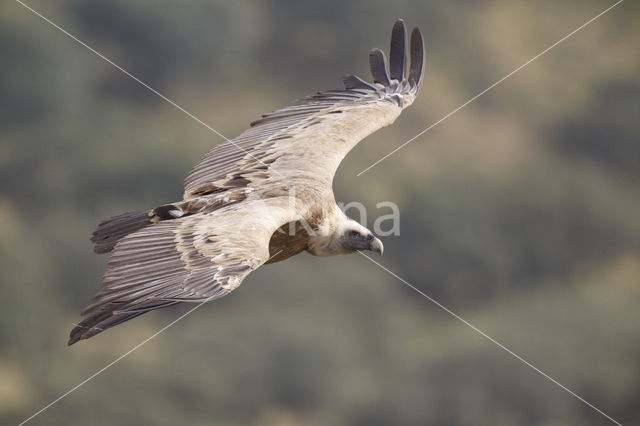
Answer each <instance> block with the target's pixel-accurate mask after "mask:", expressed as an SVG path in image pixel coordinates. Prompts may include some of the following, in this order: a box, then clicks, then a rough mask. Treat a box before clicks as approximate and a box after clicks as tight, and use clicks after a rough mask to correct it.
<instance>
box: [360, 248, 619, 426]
mask: <svg viewBox="0 0 640 426" xmlns="http://www.w3.org/2000/svg"><path fill="white" fill-rule="evenodd" d="M358 253H360V254H361V255H363V256H364V257H366V258H367V259H369V260H370V261H371V262H373V263H374V264H376V265H378V266H379V267H380V268H382V269H384V270H385V271H386V272H387V273H388V274H390V275H391V276H393V277H394V278H396V279H398V280H400V281H401V282H402V283H404V284H405V285H407V286H408V287H410V288H411V289H413V290H414V291H416V292H417V293H419V294H420V295H422V296H423V297H425V298H426V299H428V300H429V301H430V302H432V303H433V304H435V305H436V306H438V307H439V308H440V309H442V310H444V311H445V312H446V313H448V314H449V315H451V316H453V317H454V318H455V319H457V320H458V321H460V322H462V323H463V324H465V325H466V326H468V327H470V328H471V329H473V330H474V331H475V332H477V333H478V334H480V335H481V336H482V337H484V338H486V339H487V340H489V341H490V342H492V343H494V344H495V345H496V346H498V347H499V348H500V349H502V350H503V351H505V352H507V353H508V354H509V355H511V356H513V357H514V358H516V359H517V360H518V361H520V362H522V363H524V364H525V365H527V366H528V367H530V368H531V369H533V370H534V371H536V372H537V373H539V374H540V375H542V376H543V377H544V378H546V379H547V380H549V381H551V382H552V383H554V384H556V385H558V386H559V387H560V388H562V389H563V390H565V391H567V392H568V393H569V394H571V395H572V396H574V397H575V398H577V399H579V400H580V401H582V402H583V403H585V404H586V405H588V406H589V407H591V408H593V409H594V410H595V411H597V412H598V413H600V414H602V415H603V416H604V417H606V418H607V419H609V420H610V421H612V422H613V423H615V424H617V425H619V426H622V424H621V423H620V422H618V421H617V420H615V419H614V418H612V417H611V416H609V415H608V414H607V413H605V412H604V411H602V410H601V409H599V408H598V407H596V406H595V405H593V404H592V403H590V402H589V401H587V400H586V399H584V398H583V397H581V396H580V395H578V394H577V393H575V392H574V391H572V390H571V389H569V388H568V387H566V386H565V385H563V384H562V383H560V382H559V381H557V380H556V379H554V378H553V377H551V376H550V375H548V374H547V373H545V372H544V371H542V370H540V369H539V368H538V367H536V366H535V365H533V364H531V363H530V362H529V361H527V360H526V359H524V358H523V357H521V356H520V355H518V354H517V353H515V352H513V351H512V350H511V349H509V348H507V347H506V346H505V345H503V344H502V343H500V342H498V341H497V340H496V339H494V338H493V337H491V336H489V335H488V334H487V333H485V332H484V331H482V330H480V329H479V328H478V327H476V326H475V325H473V324H471V323H470V322H469V321H467V320H465V319H464V318H462V317H461V316H460V315H458V314H456V313H455V312H453V311H452V310H451V309H449V308H447V307H446V306H444V305H443V304H442V303H440V302H438V301H437V300H435V299H434V298H433V297H431V296H429V295H428V294H426V293H424V292H423V291H422V290H420V289H418V288H417V287H414V286H413V285H411V284H410V283H409V282H408V281H406V280H404V279H403V278H401V277H400V276H398V275H396V274H395V273H393V272H392V271H390V270H389V269H388V268H386V267H384V266H382V265H381V264H380V263H378V262H376V261H375V260H373V259H372V258H371V257H369V256H367V255H366V254H364V253H362V252H360V251H359V252H358Z"/></svg>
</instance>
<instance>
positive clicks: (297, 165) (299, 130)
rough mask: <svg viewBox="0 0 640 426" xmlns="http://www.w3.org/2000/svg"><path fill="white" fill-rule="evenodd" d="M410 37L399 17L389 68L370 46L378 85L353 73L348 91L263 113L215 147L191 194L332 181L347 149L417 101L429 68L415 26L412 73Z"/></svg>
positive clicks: (195, 175) (188, 188) (191, 183)
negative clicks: (278, 182) (299, 180)
mask: <svg viewBox="0 0 640 426" xmlns="http://www.w3.org/2000/svg"><path fill="white" fill-rule="evenodd" d="M406 38H407V35H406V28H405V25H404V22H403V21H402V20H398V21H396V23H395V25H394V27H393V31H392V35H391V52H390V58H391V62H390V67H389V64H388V63H387V60H386V58H385V56H384V53H383V52H382V51H381V50H380V49H373V50H372V51H371V53H370V54H369V63H370V67H371V73H372V75H373V80H374V82H373V83H367V82H366V81H364V80H362V79H361V78H359V77H356V76H354V75H348V76H346V77H344V78H343V81H344V84H345V89H344V90H327V91H323V92H318V93H317V94H316V95H312V96H308V97H306V98H303V99H301V100H300V101H299V103H298V104H296V105H293V106H289V107H286V108H283V109H279V110H277V111H274V112H272V113H269V114H266V115H263V116H262V118H261V119H259V120H257V121H254V122H253V123H251V128H250V129H248V130H246V131H245V132H244V133H242V134H241V135H240V136H238V137H237V138H235V139H232V140H229V141H226V142H223V143H221V144H220V145H218V146H216V147H215V148H213V149H212V150H211V151H209V153H207V155H206V156H205V157H204V158H203V159H202V160H201V161H200V162H199V163H198V164H197V165H196V166H195V167H194V168H193V169H192V170H191V172H190V173H189V175H188V176H187V178H186V179H185V194H184V197H185V199H189V198H193V197H197V196H200V195H203V194H208V193H212V192H218V191H223V190H225V189H227V188H234V187H246V186H249V187H258V186H259V184H260V182H262V181H264V180H265V179H270V180H274V179H278V178H285V177H286V178H291V176H301V177H308V178H311V179H314V180H316V181H318V180H319V181H321V183H322V184H328V185H330V184H331V181H332V180H333V175H334V174H335V171H336V169H337V168H338V166H339V164H340V162H341V161H342V159H343V158H344V157H345V156H346V154H347V153H348V152H349V150H351V148H353V147H354V146H355V145H356V144H357V143H358V142H359V141H360V140H362V139H363V138H365V137H366V136H368V135H369V134H371V133H373V132H374V131H376V130H378V129H380V128H382V127H385V126H388V125H390V124H391V123H393V122H394V121H395V119H396V118H397V117H398V116H399V115H400V112H401V111H402V110H403V109H404V108H406V107H407V106H409V105H410V104H411V103H412V102H413V100H414V99H415V96H416V95H417V93H418V89H419V88H420V84H421V83H422V76H423V71H424V48H423V41H422V35H421V33H420V30H419V29H418V28H414V30H413V32H412V34H411V45H410V53H411V66H410V68H409V73H408V75H407V66H406Z"/></svg>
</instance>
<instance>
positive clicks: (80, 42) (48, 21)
mask: <svg viewBox="0 0 640 426" xmlns="http://www.w3.org/2000/svg"><path fill="white" fill-rule="evenodd" d="M16 2H17V3H19V4H21V5H22V6H24V7H25V8H27V9H28V10H30V11H31V12H33V13H34V14H35V15H37V16H39V17H40V18H42V19H43V20H44V21H46V22H47V23H49V24H51V25H52V26H53V27H54V28H56V29H58V30H60V31H61V32H62V33H64V34H65V35H67V36H68V37H69V38H71V39H72V40H74V41H75V42H77V43H78V44H80V45H81V46H83V47H85V48H87V49H88V50H90V51H91V52H93V53H94V54H95V55H97V56H98V57H100V58H101V59H103V60H105V61H106V62H108V63H109V64H111V65H113V66H114V67H115V68H117V69H118V70H119V71H121V72H122V73H123V74H125V75H127V76H128V77H131V78H132V79H133V80H135V81H137V82H138V83H140V84H141V85H142V86H143V87H145V88H146V89H148V90H149V91H150V92H152V93H154V94H156V95H158V96H159V97H161V98H162V99H164V100H165V101H167V102H169V103H170V104H171V105H172V106H174V107H175V108H177V109H179V110H180V111H182V112H183V113H185V114H186V115H188V116H189V117H191V118H193V119H194V120H195V121H197V122H198V123H200V124H202V125H203V126H205V127H206V128H207V129H209V130H211V131H212V132H213V133H215V134H216V135H218V136H220V137H221V138H223V139H225V140H226V141H227V142H229V143H230V144H231V145H233V146H235V147H236V148H238V149H239V150H241V151H242V152H244V153H245V154H247V155H248V156H249V157H251V158H253V159H254V160H256V161H258V162H259V163H261V164H262V165H263V166H267V164H265V163H264V162H262V161H261V160H260V159H259V158H256V157H254V156H253V155H252V154H251V153H250V152H249V151H247V150H246V149H244V148H242V147H241V146H239V145H238V144H236V143H235V142H233V141H232V140H230V139H229V138H227V137H226V136H225V135H223V134H222V133H220V132H219V131H217V130H216V129H214V128H213V127H211V126H210V125H208V124H207V123H205V122H204V121H202V120H200V119H199V118H198V117H196V116H195V115H193V114H192V113H190V112H189V111H187V110H186V109H184V108H183V107H181V106H180V105H178V104H177V103H175V102H174V101H172V100H171V99H169V98H167V97H166V96H165V95H163V94H162V93H160V92H158V91H157V90H156V89H154V88H153V87H151V86H149V85H148V84H147V83H145V82H144V81H142V80H140V79H139V78H138V77H136V76H135V75H133V74H131V73H130V72H129V71H127V70H126V69H124V68H122V67H121V66H120V65H118V64H116V63H115V62H113V61H112V60H111V59H109V58H107V57H106V56H104V55H103V54H102V53H100V52H98V51H97V50H95V49H94V48H93V47H91V46H89V45H88V44H87V43H85V42H83V41H82V40H80V39H79V38H78V37H76V36H74V35H73V34H71V33H70V32H68V31H67V30H65V29H64V28H62V27H60V26H59V25H58V24H56V23H55V22H53V21H52V20H51V19H49V18H47V17H46V16H44V15H42V14H41V13H39V12H38V11H36V10H35V9H33V8H32V7H30V6H28V5H26V4H25V3H23V2H22V1H21V0H16ZM267 167H268V166H267ZM274 171H275V172H276V173H277V174H280V173H278V171H277V170H274Z"/></svg>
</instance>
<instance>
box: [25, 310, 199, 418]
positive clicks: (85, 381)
mask: <svg viewBox="0 0 640 426" xmlns="http://www.w3.org/2000/svg"><path fill="white" fill-rule="evenodd" d="M206 302H208V300H205V301H203V302H200V303H199V304H197V305H196V306H194V307H193V308H191V309H189V310H188V311H187V312H185V313H184V314H182V315H180V316H179V317H178V318H176V319H175V320H173V321H171V322H170V323H169V324H167V325H165V326H164V327H162V328H161V329H160V330H158V331H157V332H155V333H154V334H152V335H151V336H149V337H147V338H146V339H144V340H143V341H142V342H140V343H138V344H137V345H135V346H134V347H133V348H131V349H129V350H128V351H127V352H125V353H124V354H122V355H120V356H119V357H118V358H116V359H114V360H113V361H111V362H110V363H109V364H107V365H105V366H104V367H102V368H101V369H100V370H98V371H96V372H95V373H93V374H92V375H90V376H89V377H87V378H86V379H84V380H83V381H81V382H80V383H78V384H77V385H75V386H74V387H72V388H71V389H69V390H68V391H66V392H65V393H63V394H62V395H60V396H59V397H58V398H56V399H54V400H53V401H51V402H50V403H48V404H47V405H45V406H44V407H42V408H41V409H40V410H38V411H36V412H35V413H34V414H32V415H31V416H29V417H28V418H26V419H25V420H23V421H22V422H20V424H19V425H18V426H22V425H23V424H25V423H27V422H28V421H30V420H31V419H33V418H34V417H36V416H37V415H39V414H40V413H42V412H43V411H45V410H47V409H48V408H50V407H51V406H53V405H54V404H56V403H58V402H59V401H60V400H61V399H63V398H65V397H66V396H67V395H69V394H70V393H72V392H74V391H75V390H76V389H78V388H79V387H81V386H82V385H84V384H86V383H87V382H89V381H90V380H92V379H94V378H95V377H96V376H98V375H99V374H101V373H102V372H104V371H105V370H106V369H108V368H109V367H112V366H113V365H114V364H116V363H118V362H119V361H121V360H122V359H124V358H126V357H127V356H128V355H130V354H131V353H132V352H134V351H135V350H137V349H139V348H140V347H141V346H142V345H144V344H145V343H147V342H148V341H149V340H151V339H153V338H154V337H156V336H158V335H159V334H161V333H162V332H164V331H165V330H166V329H168V328H169V327H171V326H172V325H174V324H175V323H177V322H178V321H180V320H181V319H183V318H184V317H186V316H187V315H190V314H191V313H192V312H193V311H195V310H196V309H198V308H199V307H200V306H202V305H203V304H205V303H206Z"/></svg>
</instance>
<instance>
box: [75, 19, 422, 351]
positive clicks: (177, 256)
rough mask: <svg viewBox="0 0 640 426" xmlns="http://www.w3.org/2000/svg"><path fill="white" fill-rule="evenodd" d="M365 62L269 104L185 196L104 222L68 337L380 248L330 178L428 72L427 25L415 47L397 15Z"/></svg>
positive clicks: (196, 172) (191, 182)
mask: <svg viewBox="0 0 640 426" xmlns="http://www.w3.org/2000/svg"><path fill="white" fill-rule="evenodd" d="M407 54H409V56H410V57H411V64H410V66H409V67H408V69H407ZM369 64H370V68H371V74H372V75H373V83H368V82H366V81H364V80H362V79H361V78H359V77H356V76H355V75H348V76H345V77H343V82H344V86H345V88H344V90H326V91H321V92H318V93H317V94H315V95H311V96H307V97H305V98H302V99H301V100H299V101H298V102H297V103H296V104H295V105H292V106H288V107H286V108H282V109H279V110H276V111H274V112H271V113H269V114H265V115H263V116H262V118H260V119H259V120H256V121H254V122H252V123H251V127H250V128H249V129H247V130H246V131H244V132H243V133H242V134H241V135H240V136H238V137H236V138H234V139H231V140H228V141H226V142H223V143H221V144H219V145H218V146H216V147H214V148H213V149H211V150H210V151H209V152H208V153H207V154H206V155H205V157H204V158H203V159H202V160H201V161H200V162H199V163H198V164H196V166H195V167H194V168H193V169H192V170H191V172H190V173H189V175H188V176H187V178H186V179H185V185H184V187H185V190H184V196H183V200H182V201H179V202H176V203H172V204H165V205H161V206H158V207H156V208H154V209H152V210H144V211H135V212H128V213H123V214H121V215H119V216H115V217H112V218H111V219H107V220H105V221H103V222H101V223H100V224H99V225H98V228H97V229H96V231H95V232H94V233H93V236H92V238H91V241H92V242H93V243H94V251H95V252H96V253H110V257H109V261H108V263H107V270H106V272H105V274H104V277H103V281H102V290H101V291H100V292H99V293H98V294H97V295H96V296H94V297H93V299H91V301H90V304H89V306H87V307H86V308H85V309H84V310H83V311H82V313H81V315H83V320H82V321H81V322H80V324H78V325H77V326H76V327H75V328H74V329H73V330H72V331H71V334H70V337H69V343H68V344H69V345H71V344H73V343H75V342H77V341H79V340H82V339H88V338H89V337H92V336H94V335H96V334H98V333H100V332H101V331H103V330H106V329H107V328H110V327H113V326H115V325H118V324H120V323H122V322H125V321H128V320H130V319H132V318H134V317H137V316H139V315H141V314H143V313H145V312H148V311H151V310H154V309H158V308H163V307H165V306H170V305H175V304H177V303H181V302H206V301H210V300H213V299H217V298H220V297H222V296H225V295H227V294H229V293H230V292H231V291H233V290H234V289H235V288H237V287H238V286H239V285H240V283H242V280H243V279H244V278H245V277H246V276H247V275H248V274H249V273H251V272H252V271H254V270H256V269H257V268H258V267H260V266H261V265H263V264H267V263H274V262H279V261H282V260H285V259H287V258H289V257H291V256H294V255H296V254H298V253H300V252H302V251H307V252H309V253H311V254H312V255H315V256H333V255H338V254H349V253H355V252H356V251H360V250H371V251H374V252H378V253H380V254H382V250H383V246H382V242H381V241H380V240H379V239H378V238H376V237H375V236H374V235H373V234H372V233H371V231H369V230H368V229H367V228H365V227H364V226H362V225H360V224H359V223H358V222H356V221H354V220H352V219H349V218H348V217H347V216H346V215H345V214H344V213H343V212H342V210H341V209H340V208H339V207H338V205H337V204H336V202H335V199H334V196H333V189H332V181H333V176H334V174H335V172H336V170H337V168H338V166H339V165H340V162H341V161H342V159H343V158H344V157H345V156H346V155H347V153H348V152H349V151H350V150H351V149H352V148H353V147H354V146H355V145H356V144H357V143H358V142H360V141H361V140H362V139H364V138H365V137H366V136H368V135H370V134H371V133H373V132H375V131H376V130H378V129H380V128H382V127H386V126H389V125H390V124H392V123H393V122H394V121H395V120H396V118H398V116H399V115H400V113H401V112H402V110H403V109H404V108H406V107H408V106H409V105H411V103H412V102H413V101H414V99H415V97H416V95H417V94H418V89H419V88H420V84H421V83H422V76H423V72H424V47H423V40H422V34H421V33H420V30H419V29H418V28H414V29H413V31H412V33H411V38H410V45H409V52H407V31H406V27H405V24H404V21H402V20H397V21H396V22H395V24H394V26H393V30H392V33H391V50H390V55H389V61H388V62H387V59H386V57H385V55H384V53H383V52H382V50H380V49H373V50H372V51H371V53H370V54H369Z"/></svg>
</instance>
